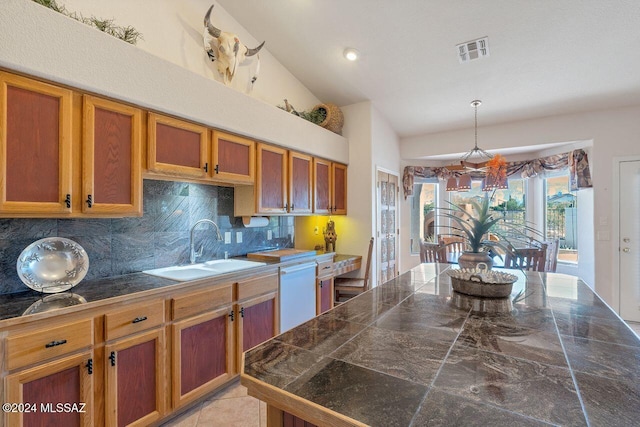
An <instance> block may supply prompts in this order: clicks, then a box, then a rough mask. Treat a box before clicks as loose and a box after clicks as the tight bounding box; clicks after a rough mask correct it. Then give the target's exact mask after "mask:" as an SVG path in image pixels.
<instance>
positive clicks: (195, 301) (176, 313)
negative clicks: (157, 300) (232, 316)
mask: <svg viewBox="0 0 640 427" xmlns="http://www.w3.org/2000/svg"><path fill="white" fill-rule="evenodd" d="M232 301H233V286H232V285H230V284H229V285H225V286H220V287H217V288H215V289H207V290H206V291H201V292H194V293H191V294H187V295H181V296H178V297H175V298H173V300H172V315H173V319H174V320H175V319H182V318H185V317H188V316H192V315H194V314H198V313H203V312H205V311H210V310H213V309H215V308H218V307H221V306H224V305H229V304H231V302H232Z"/></svg>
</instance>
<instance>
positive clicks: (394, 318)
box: [241, 264, 640, 426]
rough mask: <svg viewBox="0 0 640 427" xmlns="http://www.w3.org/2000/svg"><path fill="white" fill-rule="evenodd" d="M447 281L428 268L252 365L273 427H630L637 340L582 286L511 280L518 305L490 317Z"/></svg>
mask: <svg viewBox="0 0 640 427" xmlns="http://www.w3.org/2000/svg"><path fill="white" fill-rule="evenodd" d="M448 268H451V267H450V266H449V265H445V264H422V265H420V266H418V267H416V268H414V269H413V270H411V271H409V272H407V273H405V274H403V275H401V276H399V277H398V278H396V279H394V280H391V281H389V282H387V283H385V284H383V285H381V286H378V287H377V288H374V289H372V290H370V291H368V292H366V293H364V294H362V295H360V296H358V297H356V298H354V299H352V300H350V301H348V302H347V303H345V304H342V305H340V306H338V307H336V308H334V309H333V310H330V311H329V312H327V313H325V314H323V315H321V316H319V317H316V318H314V319H312V320H310V321H308V322H306V323H304V324H302V325H300V326H298V327H296V328H294V329H292V330H290V331H288V332H286V333H285V334H282V335H279V336H277V337H275V338H273V339H271V340H269V341H267V342H266V343H264V344H261V345H259V346H257V347H255V348H253V349H251V350H249V351H248V352H246V353H245V355H244V366H243V372H242V375H241V382H242V384H243V385H245V386H246V387H247V388H248V392H249V394H250V395H252V396H255V397H257V398H258V399H261V400H263V401H265V402H266V403H267V405H268V425H269V426H276V425H277V426H283V425H293V424H290V423H293V422H294V421H295V422H300V421H301V420H305V421H307V422H308V423H307V424H306V425H310V424H316V425H331V426H360V425H374V426H425V425H465V426H467V425H480V426H486V425H491V426H497V425H504V426H513V425H518V426H529V425H531V426H535V425H548V424H555V425H591V426H615V425H619V426H630V425H637V422H638V420H639V419H640V340H639V338H638V336H637V335H636V334H635V333H634V332H633V331H632V330H631V329H630V328H629V327H628V326H627V325H626V324H625V323H624V322H623V321H622V320H620V318H619V317H618V316H617V315H616V314H615V313H614V312H613V311H612V310H611V309H610V308H609V307H608V306H607V305H606V304H605V303H604V302H603V301H602V300H601V299H600V298H599V297H598V296H597V295H596V294H594V293H593V291H592V290H591V289H590V288H589V287H588V286H587V285H586V284H585V283H584V282H583V281H582V280H580V279H578V278H576V277H573V276H567V275H562V274H555V273H538V272H526V273H523V272H519V271H514V272H513V273H514V274H516V275H518V281H517V282H516V283H515V284H514V290H513V293H512V297H511V299H512V300H513V301H512V302H508V303H505V302H504V301H493V303H492V302H491V301H486V300H474V299H472V298H469V297H464V296H462V295H460V294H457V293H453V291H452V290H451V281H450V278H449V276H448V275H447V274H446V273H444V272H445V270H446V269H448ZM296 418H298V419H296ZM296 425H298V424H296Z"/></svg>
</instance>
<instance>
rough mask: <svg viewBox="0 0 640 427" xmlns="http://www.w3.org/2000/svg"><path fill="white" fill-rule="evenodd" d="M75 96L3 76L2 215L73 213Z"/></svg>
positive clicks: (0, 74)
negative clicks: (73, 117) (72, 136)
mask: <svg viewBox="0 0 640 427" xmlns="http://www.w3.org/2000/svg"><path fill="white" fill-rule="evenodd" d="M71 104H72V92H71V91H70V90H67V89H62V88H59V87H55V86H52V85H49V84H45V83H40V82H36V81H34V80H31V79H27V78H24V77H19V76H14V75H11V74H7V73H3V72H0V214H48V213H68V212H71V187H72V173H71V121H72V119H71V116H72V111H71Z"/></svg>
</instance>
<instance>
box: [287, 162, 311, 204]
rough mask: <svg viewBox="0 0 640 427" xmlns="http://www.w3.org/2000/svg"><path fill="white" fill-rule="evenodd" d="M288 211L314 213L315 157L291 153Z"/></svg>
mask: <svg viewBox="0 0 640 427" xmlns="http://www.w3.org/2000/svg"><path fill="white" fill-rule="evenodd" d="M288 172H289V176H288V183H289V186H288V191H287V193H288V211H289V213H291V214H310V213H311V212H313V157H312V156H309V155H307V154H302V153H297V152H295V151H290V152H289V167H288Z"/></svg>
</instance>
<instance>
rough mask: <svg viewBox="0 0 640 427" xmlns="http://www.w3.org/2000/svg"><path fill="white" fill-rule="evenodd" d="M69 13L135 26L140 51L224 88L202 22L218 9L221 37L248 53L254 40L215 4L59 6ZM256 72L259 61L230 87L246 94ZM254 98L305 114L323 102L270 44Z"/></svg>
mask: <svg viewBox="0 0 640 427" xmlns="http://www.w3.org/2000/svg"><path fill="white" fill-rule="evenodd" d="M58 3H60V4H64V5H65V7H66V8H67V9H68V10H69V11H75V12H78V13H82V14H83V15H84V16H91V15H93V16H96V17H98V18H109V19H114V20H115V22H114V23H115V24H117V25H131V26H133V27H135V28H136V29H137V30H138V31H140V32H141V33H142V35H143V37H144V38H143V39H142V40H140V41H139V42H138V43H137V44H136V46H137V47H139V48H140V49H142V50H145V51H147V52H149V53H151V54H152V55H156V56H158V57H160V58H162V59H165V60H167V61H169V62H172V63H174V64H176V65H179V66H180V67H183V68H186V69H187V70H190V71H193V72H194V73H197V74H200V75H202V76H204V77H207V78H210V79H212V80H216V81H219V82H222V78H221V76H220V74H219V73H218V71H217V68H216V66H215V64H214V63H213V62H211V61H210V60H209V59H208V57H207V55H206V54H205V52H204V48H203V39H202V33H203V19H204V14H205V12H206V11H207V9H209V6H211V5H212V4H214V5H215V6H214V8H213V11H212V12H211V23H212V24H213V25H214V26H216V27H218V28H219V29H221V30H222V31H226V32H231V33H234V34H237V35H238V36H239V38H240V41H241V42H242V43H244V44H246V45H247V46H248V47H250V48H251V47H256V46H258V45H259V44H260V43H261V42H262V40H260V41H258V40H256V39H255V38H254V37H253V36H252V35H251V34H249V32H248V31H247V30H245V29H244V28H243V27H242V26H241V25H240V24H239V23H238V22H237V21H236V20H235V19H234V18H233V17H232V16H231V15H229V14H228V13H227V11H226V10H224V8H223V7H222V6H220V5H219V4H218V3H217V2H215V1H212V0H182V1H175V0H136V1H131V0H109V1H104V0H60V1H58ZM256 67H257V60H256V58H255V57H253V58H249V59H247V60H246V61H245V62H244V63H243V64H242V65H241V67H240V69H239V70H238V72H237V74H236V76H235V77H234V79H233V81H232V87H233V88H234V89H236V90H239V91H241V92H247V86H248V83H247V82H248V81H249V78H250V77H251V76H253V75H254V73H255V70H256ZM250 95H251V96H253V97H255V98H257V99H260V100H262V101H265V102H267V103H269V104H271V105H279V104H284V102H283V99H284V98H287V99H288V100H289V102H290V103H291V104H293V105H294V107H295V108H296V109H299V110H301V111H302V110H306V109H308V108H311V107H313V106H314V105H316V104H318V103H319V100H318V99H317V98H316V97H315V96H314V95H313V94H312V93H311V92H310V91H309V90H308V89H307V88H305V87H304V86H303V85H302V83H300V81H298V79H296V78H295V77H294V76H293V75H292V74H291V73H290V72H289V71H288V70H287V69H286V68H284V67H283V66H282V64H280V63H279V62H278V61H277V60H276V59H275V58H274V57H273V55H271V54H270V53H269V41H268V40H266V43H265V45H264V47H263V48H262V50H261V51H260V73H259V75H258V80H257V81H256V83H255V85H254V89H253V91H252V92H251V93H250Z"/></svg>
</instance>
